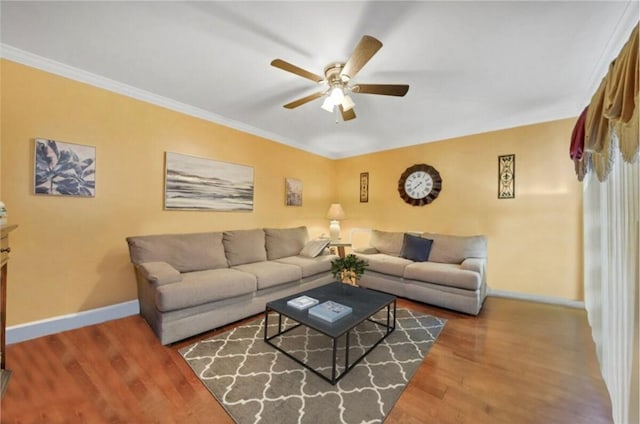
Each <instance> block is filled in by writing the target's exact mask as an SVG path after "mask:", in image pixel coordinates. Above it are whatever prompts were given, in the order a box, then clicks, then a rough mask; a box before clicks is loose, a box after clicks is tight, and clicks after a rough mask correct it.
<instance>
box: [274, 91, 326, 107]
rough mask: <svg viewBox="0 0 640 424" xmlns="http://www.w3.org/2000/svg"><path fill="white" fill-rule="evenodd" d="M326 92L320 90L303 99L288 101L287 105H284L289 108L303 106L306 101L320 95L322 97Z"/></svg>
mask: <svg viewBox="0 0 640 424" xmlns="http://www.w3.org/2000/svg"><path fill="white" fill-rule="evenodd" d="M324 93H325V92H324V91H318V92H317V93H313V94H310V95H308V96H306V97H303V98H301V99H298V100H294V101H292V102H291V103H287V104H286V105H284V107H285V108H287V109H294V108H297V107H298V106H302V105H303V104H305V103H309V102H310V101H312V100H315V99H317V98H318V97H322V96H323V95H324Z"/></svg>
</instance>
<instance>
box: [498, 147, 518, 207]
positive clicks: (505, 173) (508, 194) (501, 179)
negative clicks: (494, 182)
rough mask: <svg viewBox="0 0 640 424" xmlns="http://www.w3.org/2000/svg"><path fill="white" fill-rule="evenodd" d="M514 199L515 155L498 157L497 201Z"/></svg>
mask: <svg viewBox="0 0 640 424" xmlns="http://www.w3.org/2000/svg"><path fill="white" fill-rule="evenodd" d="M515 197H516V155H502V156H498V199H513V198H515Z"/></svg>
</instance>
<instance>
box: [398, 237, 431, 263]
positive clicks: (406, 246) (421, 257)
mask: <svg viewBox="0 0 640 424" xmlns="http://www.w3.org/2000/svg"><path fill="white" fill-rule="evenodd" d="M431 245H433V240H431V239H426V238H422V237H418V236H414V235H412V234H407V233H405V235H404V240H403V241H402V250H400V256H401V257H403V258H405V259H409V260H412V261H414V262H425V261H426V260H427V259H429V253H431Z"/></svg>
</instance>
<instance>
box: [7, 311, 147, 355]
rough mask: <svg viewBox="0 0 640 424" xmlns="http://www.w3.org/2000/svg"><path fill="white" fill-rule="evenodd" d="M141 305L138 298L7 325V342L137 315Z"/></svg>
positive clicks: (17, 341) (15, 341)
mask: <svg viewBox="0 0 640 424" xmlns="http://www.w3.org/2000/svg"><path fill="white" fill-rule="evenodd" d="M138 312H139V306H138V301H137V300H131V301H129V302H123V303H117V304H115V305H110V306H105V307H103V308H97V309H91V310H89V311H83V312H78V313H75V314H68V315H62V316H59V317H53V318H48V319H44V320H41V321H34V322H29V323H26V324H19V325H14V326H11V327H7V334H6V337H7V338H6V341H7V344H11V343H19V342H23V341H25V340H31V339H35V338H36V337H41V336H47V335H49V334H55V333H59V332H61V331H67V330H74V329H76V328H81V327H86V326H87V325H93V324H99V323H101V322H105V321H111V320H113V319H118V318H124V317H128V316H131V315H137V314H138Z"/></svg>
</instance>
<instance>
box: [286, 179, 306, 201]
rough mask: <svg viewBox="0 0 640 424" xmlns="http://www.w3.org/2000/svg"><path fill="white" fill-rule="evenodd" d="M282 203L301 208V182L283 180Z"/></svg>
mask: <svg viewBox="0 0 640 424" xmlns="http://www.w3.org/2000/svg"><path fill="white" fill-rule="evenodd" d="M284 203H285V205H287V206H302V181H300V180H296V179H295V178H285V179H284Z"/></svg>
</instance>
